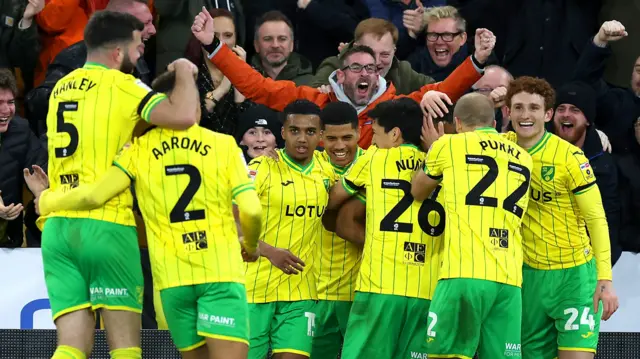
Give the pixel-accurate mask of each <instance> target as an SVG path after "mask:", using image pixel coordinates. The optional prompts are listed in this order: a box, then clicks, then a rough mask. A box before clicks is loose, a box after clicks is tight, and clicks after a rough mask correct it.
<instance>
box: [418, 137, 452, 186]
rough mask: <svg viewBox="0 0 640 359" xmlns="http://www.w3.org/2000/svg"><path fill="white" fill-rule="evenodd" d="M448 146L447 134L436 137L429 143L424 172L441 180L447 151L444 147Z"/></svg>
mask: <svg viewBox="0 0 640 359" xmlns="http://www.w3.org/2000/svg"><path fill="white" fill-rule="evenodd" d="M448 146H449V136H444V137H441V138H440V139H438V140H437V141H436V142H434V143H433V144H432V145H431V148H430V149H429V152H427V158H426V160H425V162H424V173H426V174H427V176H429V177H431V178H432V179H434V180H441V179H442V173H443V171H444V167H445V164H446V161H447V158H446V155H447V154H448V153H449V151H445V149H446V148H447V147H448Z"/></svg>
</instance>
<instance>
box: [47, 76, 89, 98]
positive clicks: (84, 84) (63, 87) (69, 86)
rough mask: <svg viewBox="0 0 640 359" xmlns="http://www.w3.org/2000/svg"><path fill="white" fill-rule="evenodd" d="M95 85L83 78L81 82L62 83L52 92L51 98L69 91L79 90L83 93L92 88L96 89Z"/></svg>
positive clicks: (76, 80) (74, 80)
mask: <svg viewBox="0 0 640 359" xmlns="http://www.w3.org/2000/svg"><path fill="white" fill-rule="evenodd" d="M96 85H97V83H95V82H93V81H91V80H89V79H87V78H83V79H82V80H78V79H73V80H71V81H69V82H64V83H62V84H60V85H59V86H56V89H55V91H53V98H57V97H58V95H61V94H62V93H63V92H67V91H69V90H80V91H84V92H88V91H89V90H91V89H92V88H94V87H96Z"/></svg>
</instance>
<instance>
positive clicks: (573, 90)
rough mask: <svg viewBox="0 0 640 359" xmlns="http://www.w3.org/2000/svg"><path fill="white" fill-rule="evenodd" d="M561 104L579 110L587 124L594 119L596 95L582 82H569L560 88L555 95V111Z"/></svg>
mask: <svg viewBox="0 0 640 359" xmlns="http://www.w3.org/2000/svg"><path fill="white" fill-rule="evenodd" d="M562 104H568V105H573V106H575V107H577V108H579V109H580V111H582V113H583V114H584V117H586V119H587V122H589V123H593V121H594V120H595V119H596V93H595V91H594V90H593V89H592V88H591V86H589V85H587V84H586V83H584V82H570V83H568V84H565V85H564V86H562V87H561V88H560V89H559V90H558V91H557V93H556V109H557V108H558V106H560V105H562Z"/></svg>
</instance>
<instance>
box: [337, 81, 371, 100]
mask: <svg viewBox="0 0 640 359" xmlns="http://www.w3.org/2000/svg"><path fill="white" fill-rule="evenodd" d="M342 87H343V89H344V94H345V95H347V97H348V98H349V100H351V102H352V103H353V104H354V105H356V106H366V105H367V104H369V101H371V98H372V97H373V94H374V93H376V92H377V91H378V86H377V85H374V84H370V85H369V88H368V89H367V94H366V96H360V95H358V86H357V85H356V84H347V83H345V84H343V85H342Z"/></svg>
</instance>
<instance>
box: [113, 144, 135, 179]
mask: <svg viewBox="0 0 640 359" xmlns="http://www.w3.org/2000/svg"><path fill="white" fill-rule="evenodd" d="M139 147H140V146H139V141H138V140H135V142H134V143H133V144H132V143H131V142H128V143H127V144H125V145H124V147H122V149H121V150H120V153H118V154H117V155H116V158H115V159H114V160H113V165H114V166H116V167H118V168H119V169H120V170H121V171H122V172H124V173H125V174H126V175H127V176H129V178H130V179H131V180H132V181H134V180H135V179H136V173H137V169H136V159H137V158H138V148H139Z"/></svg>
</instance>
